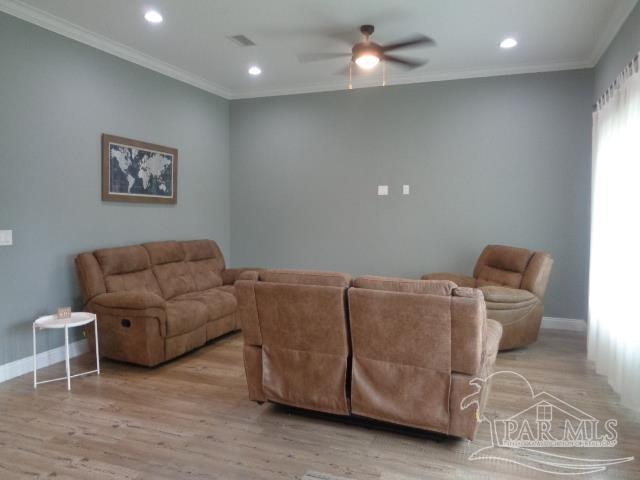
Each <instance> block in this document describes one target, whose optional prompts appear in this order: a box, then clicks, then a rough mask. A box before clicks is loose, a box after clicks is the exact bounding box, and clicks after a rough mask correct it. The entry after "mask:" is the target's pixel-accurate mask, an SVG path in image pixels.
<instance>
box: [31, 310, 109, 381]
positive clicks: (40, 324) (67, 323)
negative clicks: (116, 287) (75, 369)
mask: <svg viewBox="0 0 640 480" xmlns="http://www.w3.org/2000/svg"><path fill="white" fill-rule="evenodd" d="M91 322H93V324H94V327H95V332H96V334H95V337H96V369H95V370H91V371H88V372H82V373H76V374H75V375H71V367H70V366H69V329H70V328H73V327H81V326H83V325H86V324H88V323H91ZM50 328H54V329H56V328H64V351H65V365H66V370H67V375H66V376H65V377H60V378H53V379H51V380H44V381H42V382H38V380H37V371H38V352H37V350H36V330H46V329H50ZM90 373H97V374H98V375H100V353H99V352H98V319H97V318H96V315H95V314H94V313H88V312H73V313H72V314H71V317H70V318H58V316H57V315H46V316H44V317H40V318H38V319H37V320H36V321H35V322H33V388H38V385H41V384H43V383H49V382H57V381H58V380H66V381H67V390H71V379H72V378H73V377H80V376H82V375H88V374H90Z"/></svg>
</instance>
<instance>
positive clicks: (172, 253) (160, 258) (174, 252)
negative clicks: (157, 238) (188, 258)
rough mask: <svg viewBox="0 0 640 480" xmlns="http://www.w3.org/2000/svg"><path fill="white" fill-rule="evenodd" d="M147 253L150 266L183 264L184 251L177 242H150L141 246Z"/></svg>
mask: <svg viewBox="0 0 640 480" xmlns="http://www.w3.org/2000/svg"><path fill="white" fill-rule="evenodd" d="M142 246H143V247H144V248H145V250H146V251H147V252H148V253H149V259H150V260H151V264H152V265H163V264H165V263H172V262H183V261H184V259H185V258H184V251H183V250H182V247H181V246H180V244H179V243H178V242H173V241H169V242H151V243H144V244H143V245H142Z"/></svg>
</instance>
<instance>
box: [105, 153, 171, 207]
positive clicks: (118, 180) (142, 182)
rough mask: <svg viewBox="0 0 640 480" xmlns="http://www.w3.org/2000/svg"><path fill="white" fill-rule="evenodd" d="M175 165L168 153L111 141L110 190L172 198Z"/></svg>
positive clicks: (111, 191)
mask: <svg viewBox="0 0 640 480" xmlns="http://www.w3.org/2000/svg"><path fill="white" fill-rule="evenodd" d="M173 166H174V158H173V155H170V154H168V153H162V152H156V151H152V150H144V149H140V148H135V147H131V146H127V145H121V144H118V143H109V193H111V194H124V195H140V196H148V197H162V198H171V197H172V196H173V192H172V186H173V175H174V168H173Z"/></svg>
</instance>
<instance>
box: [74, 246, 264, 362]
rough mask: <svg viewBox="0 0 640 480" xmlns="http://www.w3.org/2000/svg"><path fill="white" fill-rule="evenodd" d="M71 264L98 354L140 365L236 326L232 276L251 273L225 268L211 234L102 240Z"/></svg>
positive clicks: (250, 275)
mask: <svg viewBox="0 0 640 480" xmlns="http://www.w3.org/2000/svg"><path fill="white" fill-rule="evenodd" d="M75 264H76V271H77V274H78V279H79V281H80V287H81V290H82V296H83V298H84V302H85V309H86V310H87V311H90V312H94V313H96V314H97V315H98V333H99V338H100V354H101V355H102V356H104V357H107V358H111V359H114V360H121V361H125V362H131V363H136V364H139V365H146V366H153V365H157V364H159V363H161V362H164V361H166V360H169V359H171V358H175V357H177V356H179V355H182V354H183V353H186V352H188V351H190V350H193V349H195V348H197V347H200V346H202V345H204V344H205V343H206V342H207V341H208V340H212V339H214V338H217V337H219V336H221V335H224V334H225V333H228V332H231V331H233V330H236V329H237V328H238V323H237V321H236V308H237V301H236V298H235V289H234V283H235V281H236V280H238V279H240V278H243V279H257V275H258V273H257V272H256V271H253V270H250V269H227V268H225V262H224V257H223V256H222V252H221V251H220V249H219V248H218V245H217V244H216V243H215V242H214V241H212V240H193V241H186V242H175V241H169V242H155V243H145V244H143V245H134V246H129V247H118V248H105V249H101V250H96V251H94V252H88V253H82V254H80V255H78V256H77V257H76V259H75ZM92 332H93V330H92V329H88V330H87V334H88V335H90V336H92V335H93V333H92ZM89 344H90V345H93V340H92V341H90V342H89Z"/></svg>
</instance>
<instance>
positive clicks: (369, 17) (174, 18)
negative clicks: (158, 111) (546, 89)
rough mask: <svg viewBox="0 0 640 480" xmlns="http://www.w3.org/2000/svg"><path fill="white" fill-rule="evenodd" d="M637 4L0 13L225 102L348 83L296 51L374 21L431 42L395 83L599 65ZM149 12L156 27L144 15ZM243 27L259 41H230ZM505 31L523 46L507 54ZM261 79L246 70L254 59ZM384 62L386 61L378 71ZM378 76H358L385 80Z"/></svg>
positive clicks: (495, 0)
mask: <svg viewBox="0 0 640 480" xmlns="http://www.w3.org/2000/svg"><path fill="white" fill-rule="evenodd" d="M636 2H637V0H376V1H374V0H348V1H347V0H315V1H314V0H22V1H17V0H0V10H4V11H6V12H8V13H10V14H12V15H15V16H18V17H20V18H23V19H25V20H28V21H30V22H33V23H36V24H38V25H40V26H42V27H45V28H48V29H50V30H53V31H56V32H58V33H61V34H63V35H66V36H68V37H71V38H74V39H76V40H79V41H81V42H84V43H87V44H89V45H92V46H94V47H96V48H99V49H101V50H105V51H107V52H110V53H112V54H115V55H117V56H119V57H122V58H125V59H127V60H130V61H133V62H136V63H139V64H141V65H144V66H146V67H148V68H151V69H153V70H156V71H159V72H161V73H163V74H166V75H169V76H171V77H174V78H177V79H179V80H182V81H185V82H187V83H190V84H193V85H196V86H198V87H200V88H203V89H205V90H208V91H211V92H213V93H216V94H219V95H222V96H224V97H226V98H245V97H258V96H268V95H279V94H290V93H301V92H310V91H324V90H337V89H344V88H346V84H347V82H346V78H345V76H341V75H337V74H336V71H338V70H340V69H341V68H343V67H344V66H345V65H346V63H347V60H341V59H338V60H330V61H325V62H318V63H313V64H301V63H299V61H298V59H297V54H299V53H306V52H316V51H322V52H325V51H326V52H336V51H337V52H341V51H345V52H348V51H349V47H348V46H346V44H343V43H341V42H340V41H338V40H335V39H331V38H328V37H327V36H326V35H324V32H349V31H352V32H353V35H354V37H353V40H354V41H357V39H358V32H357V30H358V27H359V25H361V24H363V23H373V24H375V26H376V33H375V34H374V39H375V40H376V41H378V42H380V43H385V42H389V41H392V40H396V39H401V38H403V37H404V36H407V35H410V34H415V33H424V34H426V35H429V36H430V37H432V38H434V39H435V40H436V41H437V42H438V45H437V47H436V48H426V49H425V48H422V49H421V48H416V49H413V50H409V51H406V52H404V51H403V52H402V54H405V53H406V55H407V56H412V57H426V58H429V60H430V61H429V63H428V64H427V65H426V66H424V67H421V68H419V69H416V70H412V71H410V72H406V71H403V70H398V69H396V68H394V67H389V69H388V72H387V73H388V83H389V84H394V83H396V84H397V83H417V82H425V81H432V80H443V79H452V78H468V77H482V76H491V75H503V74H515V73H528V72H540V71H549V70H563V69H573V68H586V67H592V66H593V65H595V63H596V62H597V60H598V59H599V57H600V56H601V55H602V53H603V52H604V50H605V49H606V47H607V46H608V44H609V43H610V41H611V39H612V38H613V37H614V35H615V33H616V32H617V31H618V29H619V28H620V26H621V25H622V23H623V21H624V20H625V19H626V17H627V16H628V14H629V12H630V11H631V10H632V9H633V7H634V5H635V4H636ZM148 8H155V9H157V10H158V11H159V12H161V13H162V15H163V16H164V23H162V24H161V25H150V24H148V23H147V22H145V20H144V19H143V14H144V12H145V11H146V10H147V9H148ZM236 34H244V35H246V36H248V37H249V38H251V39H252V40H253V41H254V42H256V44H257V45H256V46H255V47H239V46H237V45H235V44H234V43H232V42H231V41H229V40H228V39H227V37H228V36H230V35H236ZM507 36H514V37H516V38H517V39H518V40H519V42H520V44H519V45H518V47H516V48H515V49H512V50H508V51H505V50H501V49H500V48H498V43H499V42H500V41H501V40H502V39H503V38H504V37H507ZM254 63H255V64H258V65H260V67H262V70H263V74H262V75H261V76H259V77H251V76H249V75H248V74H247V69H248V67H249V66H250V65H252V64H254ZM378 68H379V67H378ZM379 82H380V71H379V70H376V71H374V72H373V73H372V74H369V75H367V76H361V77H359V78H358V79H356V80H355V81H354V86H355V87H358V86H370V85H374V84H379Z"/></svg>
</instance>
